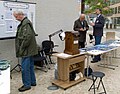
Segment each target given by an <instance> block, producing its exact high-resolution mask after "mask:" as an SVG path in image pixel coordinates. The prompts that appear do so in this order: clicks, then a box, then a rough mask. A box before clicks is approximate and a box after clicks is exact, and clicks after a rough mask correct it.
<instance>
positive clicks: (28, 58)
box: [13, 11, 38, 92]
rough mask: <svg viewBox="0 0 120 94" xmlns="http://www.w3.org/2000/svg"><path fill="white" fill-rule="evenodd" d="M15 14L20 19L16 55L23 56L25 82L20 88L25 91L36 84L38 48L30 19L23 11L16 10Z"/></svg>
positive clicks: (22, 65)
mask: <svg viewBox="0 0 120 94" xmlns="http://www.w3.org/2000/svg"><path fill="white" fill-rule="evenodd" d="M13 15H14V17H15V18H16V20H18V21H20V24H19V25H18V27H17V33H16V39H15V46H16V57H21V68H22V82H23V86H22V87H20V88H19V89H18V90H19V91H20V92H23V91H26V90H29V89H31V86H36V78H35V73H34V61H33V56H34V55H36V54H38V50H37V43H36V39H35V32H34V29H33V26H32V23H31V22H30V20H29V19H28V18H27V17H25V15H24V13H23V12H22V11H14V13H13Z"/></svg>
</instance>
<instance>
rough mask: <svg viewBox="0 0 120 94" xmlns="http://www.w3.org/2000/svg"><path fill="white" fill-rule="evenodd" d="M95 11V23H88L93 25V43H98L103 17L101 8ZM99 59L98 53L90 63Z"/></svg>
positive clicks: (101, 34)
mask: <svg viewBox="0 0 120 94" xmlns="http://www.w3.org/2000/svg"><path fill="white" fill-rule="evenodd" d="M95 12H96V14H97V18H96V20H95V23H91V24H90V25H91V26H93V36H94V37H95V45H98V44H100V43H101V38H102V36H103V28H104V23H105V19H104V17H103V15H102V14H101V13H102V10H101V9H96V11H95ZM100 60H101V58H100V55H98V56H95V57H94V58H93V61H91V63H95V62H98V61H100Z"/></svg>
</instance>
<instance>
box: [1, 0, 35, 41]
mask: <svg viewBox="0 0 120 94" xmlns="http://www.w3.org/2000/svg"><path fill="white" fill-rule="evenodd" d="M35 5H36V4H35V3H28V2H15V1H0V39H11V38H15V36H16V30H17V26H18V24H19V23H20V22H18V21H17V20H16V19H15V18H14V16H13V12H14V11H16V10H22V11H23V12H24V13H25V15H26V16H27V17H28V18H29V19H30V20H31V22H32V23H33V27H34V29H35Z"/></svg>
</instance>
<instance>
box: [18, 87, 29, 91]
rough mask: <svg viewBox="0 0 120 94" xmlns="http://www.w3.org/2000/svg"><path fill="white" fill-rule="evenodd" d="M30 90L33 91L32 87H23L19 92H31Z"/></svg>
mask: <svg viewBox="0 0 120 94" xmlns="http://www.w3.org/2000/svg"><path fill="white" fill-rule="evenodd" d="M29 89H31V87H25V86H22V87H20V88H19V89H18V90H19V91H20V92H24V91H26V90H29Z"/></svg>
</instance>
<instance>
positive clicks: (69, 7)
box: [0, 0, 79, 65]
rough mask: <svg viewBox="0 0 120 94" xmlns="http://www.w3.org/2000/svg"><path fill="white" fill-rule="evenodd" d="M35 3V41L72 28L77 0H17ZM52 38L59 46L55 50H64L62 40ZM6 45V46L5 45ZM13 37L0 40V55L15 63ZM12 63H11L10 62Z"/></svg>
mask: <svg viewBox="0 0 120 94" xmlns="http://www.w3.org/2000/svg"><path fill="white" fill-rule="evenodd" d="M18 1H24V2H34V3H36V33H37V34H38V36H37V42H38V44H41V42H42V41H43V40H46V39H48V35H49V34H51V33H53V32H55V31H58V30H60V29H63V31H68V30H70V31H71V30H72V28H73V23H74V21H75V20H76V19H77V18H78V12H79V8H78V2H77V1H78V0H64V1H61V0H18ZM52 40H53V41H54V43H55V44H58V45H59V47H57V48H56V50H57V51H63V50H64V41H60V39H59V37H58V35H56V36H53V37H52ZM7 45H8V46H7ZM14 45H15V44H14V39H12V40H2V41H0V53H1V54H0V56H1V57H3V58H8V59H10V60H12V61H13V63H14V64H16V62H17V59H16V58H15V47H14ZM12 65H13V64H12Z"/></svg>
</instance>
